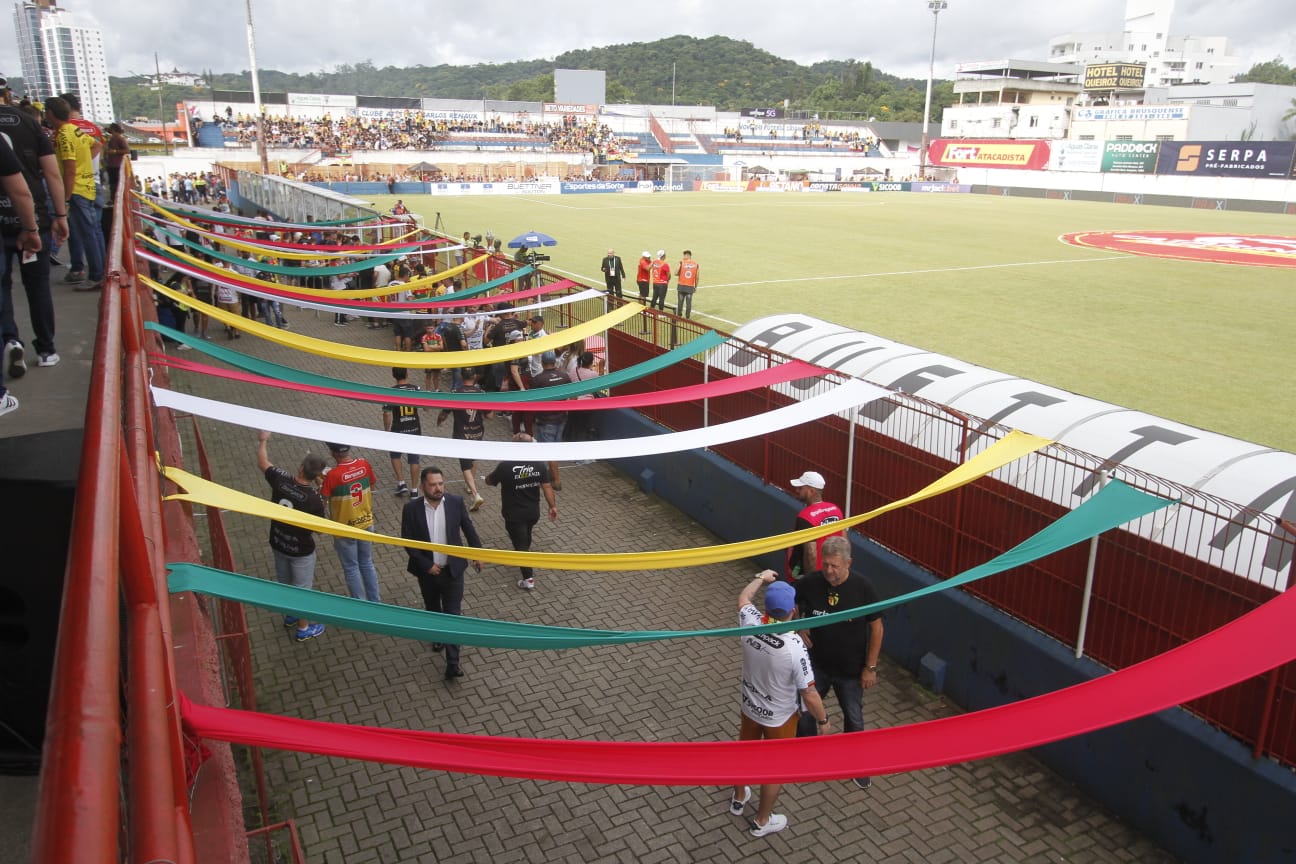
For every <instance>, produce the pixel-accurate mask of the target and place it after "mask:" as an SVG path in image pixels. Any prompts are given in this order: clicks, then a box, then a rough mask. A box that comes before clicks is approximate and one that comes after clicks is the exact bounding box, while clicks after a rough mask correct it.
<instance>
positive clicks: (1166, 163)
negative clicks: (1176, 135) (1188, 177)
mask: <svg viewBox="0 0 1296 864" xmlns="http://www.w3.org/2000/svg"><path fill="white" fill-rule="evenodd" d="M1160 144H1161V154H1160V156H1159V157H1158V159H1157V166H1156V173H1158V174H1193V175H1197V176H1201V177H1287V176H1289V173H1290V171H1291V169H1292V160H1293V157H1296V142H1292V141H1162V142H1160Z"/></svg>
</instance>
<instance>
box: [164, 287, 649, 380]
mask: <svg viewBox="0 0 1296 864" xmlns="http://www.w3.org/2000/svg"><path fill="white" fill-rule="evenodd" d="M138 278H139V281H141V282H143V283H144V284H145V285H147V286H148V287H150V288H152V289H153V290H154V291H156V292H157V293H159V294H161V295H162V296H163V297H169V298H171V299H172V300H175V301H176V302H178V303H183V304H184V305H186V306H188V307H189V308H190V309H195V310H197V311H198V312H199V313H200V314H203V315H206V316H208V317H209V318H211V319H212V320H213V321H219V322H220V323H221V324H225V325H227V326H229V327H233V328H234V329H236V330H242V331H243V332H244V333H250V334H252V335H253V336H257V337H260V338H261V339H264V340H266V341H267V342H273V343H275V344H276V345H283V346H285V347H288V348H295V349H297V350H298V351H305V352H306V353H308V354H315V355H317V356H320V357H329V358H331V359H333V360H343V361H346V362H348V363H364V364H366V365H369V366H404V367H405V368H407V369H453V368H455V367H457V366H463V365H464V363H465V361H466V354H467V352H464V351H439V352H436V353H430V354H425V353H421V352H415V351H390V350H387V349H382V348H365V347H363V346H359V345H344V344H342V343H339V342H329V341H327V340H325V339H316V338H314V337H312V336H303V335H301V334H300V333H289V332H288V331H286V330H280V329H279V328H278V327H271V326H269V325H268V324H262V323H261V322H259V321H253V320H252V319H250V318H244V317H243V316H242V315H238V314H236V313H234V312H226V311H225V310H224V309H221V308H219V307H217V306H213V305H211V304H210V303H202V302H200V301H198V300H195V299H194V298H193V297H190V296H189V295H187V294H182V293H180V292H179V291H176V290H174V289H172V288H168V287H166V286H165V285H163V284H161V283H159V282H154V281H153V280H152V279H150V278H149V277H147V276H144V275H140V276H139V277H138ZM643 308H644V307H642V306H640V305H639V304H638V303H627V304H626V305H625V306H622V307H620V308H618V309H614V310H612V311H611V312H608V313H607V314H605V315H600V316H599V317H597V318H592V319H590V320H589V321H585V322H582V323H580V324H576V325H574V326H572V327H568V328H567V329H566V330H563V331H562V332H560V333H551V334H549V335H548V336H542V337H540V338H539V339H526V340H523V341H521V342H515V343H514V344H512V345H505V346H503V347H500V348H478V349H477V350H475V351H473V352H472V359H473V365H475V366H485V365H487V364H490V363H503V362H505V361H507V360H514V359H517V358H518V357H526V356H529V355H531V354H540V353H543V352H545V351H554V352H557V351H560V350H562V348H563V347H565V346H567V345H570V344H571V343H573V342H579V341H580V340H582V339H588V338H589V337H590V336H593V335H594V334H596V333H602V332H603V331H604V330H608V329H609V328H611V327H615V326H616V325H617V324H620V323H621V322H622V321H625V320H626V319H628V318H633V317H634V316H635V315H637V314H639V313H640V312H641V311H643ZM458 355H465V356H458Z"/></svg>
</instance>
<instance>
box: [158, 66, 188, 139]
mask: <svg viewBox="0 0 1296 864" xmlns="http://www.w3.org/2000/svg"><path fill="white" fill-rule="evenodd" d="M153 70H154V72H156V73H157V74H156V75H155V76H154V78H153V83H154V84H157V89H158V116H160V117H161V118H162V153H163V155H166V156H170V155H171V142H170V141H169V140H168V139H167V131H166V108H163V107H162V66H161V64H160V63H158V56H157V52H156V51H154V52H153ZM193 143H194V142H192V141H190V142H189V144H190V146H193Z"/></svg>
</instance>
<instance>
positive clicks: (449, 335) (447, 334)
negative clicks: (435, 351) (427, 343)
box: [441, 321, 465, 351]
mask: <svg viewBox="0 0 1296 864" xmlns="http://www.w3.org/2000/svg"><path fill="white" fill-rule="evenodd" d="M464 344H465V343H464V335H463V330H462V329H461V328H460V327H459V325H458V324H456V323H455V322H453V321H447V322H445V323H444V324H442V325H441V346H442V347H441V350H442V351H463V350H464Z"/></svg>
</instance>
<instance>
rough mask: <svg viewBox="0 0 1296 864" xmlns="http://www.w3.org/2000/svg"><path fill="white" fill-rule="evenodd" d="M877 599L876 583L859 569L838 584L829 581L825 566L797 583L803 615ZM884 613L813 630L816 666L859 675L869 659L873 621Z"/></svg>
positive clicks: (844, 674)
mask: <svg viewBox="0 0 1296 864" xmlns="http://www.w3.org/2000/svg"><path fill="white" fill-rule="evenodd" d="M877 599H878V598H877V594H876V593H875V592H874V591H873V586H872V585H870V584H869V583H868V582H867V581H865V579H864V577H863V576H860V575H859V574H857V573H851V574H850V576H848V577H846V581H845V582H843V583H842V584H840V585H838V586H837V587H836V588H834V587H832V586H831V585H829V584H828V580H827V579H825V578H824V574H823V571H822V570H816V571H815V572H813V573H810V574H809V575H807V576H804V577H802V578H801V580H800V581H798V582H797V583H796V602H797V608H798V609H799V610H801V617H802V618H813V617H815V616H817V615H828V614H830V613H832V612H841V611H842V610H843V609H855V608H857V607H860V606H867V605H869V604H870V603H876V602H877ZM881 617H882V615H881V613H878V612H875V613H873V614H872V615H866V616H861V617H859V618H853V619H851V620H850V621H839V622H837V623H836V624H829V625H827V626H826V627H816V628H815V629H813V630H811V631H810V641H811V642H812V643H813V645H812V646H811V648H810V662H811V663H813V664H814V668H815V669H816V670H818V671H822V672H824V673H826V674H828V675H836V676H841V677H850V676H855V677H859V674H860V673H861V672H863V671H864V663H865V661H867V660H868V648H869V622H870V621H876V620H877V619H879V618H881Z"/></svg>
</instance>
